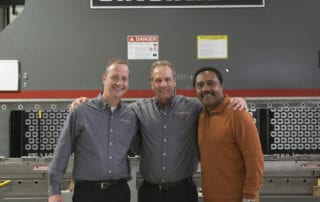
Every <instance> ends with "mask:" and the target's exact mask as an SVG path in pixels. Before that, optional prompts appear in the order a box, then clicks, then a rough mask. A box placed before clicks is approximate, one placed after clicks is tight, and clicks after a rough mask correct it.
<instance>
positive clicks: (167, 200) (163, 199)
mask: <svg viewBox="0 0 320 202" xmlns="http://www.w3.org/2000/svg"><path fill="white" fill-rule="evenodd" d="M138 202H198V192H197V188H196V185H195V183H194V182H193V180H192V179H190V180H186V181H185V182H183V183H179V184H178V185H177V186H174V187H172V188H169V189H165V190H161V189H160V188H159V187H158V186H156V185H152V184H149V183H146V182H143V183H142V185H141V186H140V188H139V190H138Z"/></svg>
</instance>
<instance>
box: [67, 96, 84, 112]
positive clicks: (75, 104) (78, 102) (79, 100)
mask: <svg viewBox="0 0 320 202" xmlns="http://www.w3.org/2000/svg"><path fill="white" fill-rule="evenodd" d="M87 100H88V98H87V97H79V98H76V99H75V100H74V101H73V102H72V103H71V104H70V107H69V110H70V111H73V110H74V109H75V108H77V107H78V106H80V105H81V104H82V103H83V102H87Z"/></svg>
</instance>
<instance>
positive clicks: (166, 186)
mask: <svg viewBox="0 0 320 202" xmlns="http://www.w3.org/2000/svg"><path fill="white" fill-rule="evenodd" d="M191 182H192V179H191V178H190V177H188V178H186V179H183V180H180V181H178V182H168V183H160V184H155V183H151V182H148V181H146V180H143V183H144V184H145V185H147V186H152V187H156V188H158V189H159V190H161V191H165V190H168V189H172V188H175V187H177V186H179V185H182V184H185V183H191Z"/></svg>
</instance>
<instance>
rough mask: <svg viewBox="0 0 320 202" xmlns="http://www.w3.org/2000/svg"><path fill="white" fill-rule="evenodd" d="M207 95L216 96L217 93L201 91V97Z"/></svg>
mask: <svg viewBox="0 0 320 202" xmlns="http://www.w3.org/2000/svg"><path fill="white" fill-rule="evenodd" d="M206 95H212V96H215V95H216V94H215V93H214V92H212V91H206V92H203V93H201V97H204V96H206Z"/></svg>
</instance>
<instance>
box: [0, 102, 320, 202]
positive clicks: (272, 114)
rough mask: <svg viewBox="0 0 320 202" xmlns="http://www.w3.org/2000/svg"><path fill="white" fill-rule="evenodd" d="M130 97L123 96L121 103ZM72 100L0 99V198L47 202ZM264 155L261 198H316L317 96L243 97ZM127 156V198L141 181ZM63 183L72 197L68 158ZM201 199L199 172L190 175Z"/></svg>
mask: <svg viewBox="0 0 320 202" xmlns="http://www.w3.org/2000/svg"><path fill="white" fill-rule="evenodd" d="M133 101H134V100H131V99H128V100H125V101H124V103H130V102H133ZM70 102H71V100H18V101H17V100H1V101H0V106H1V109H0V119H1V124H0V129H1V130H0V131H1V132H0V137H1V143H0V144H1V149H2V150H1V152H2V153H3V154H1V155H2V157H0V202H2V201H30V202H31V201H47V170H48V165H49V163H50V161H51V157H50V156H51V155H52V152H53V150H54V147H55V144H56V142H57V139H58V137H59V131H60V130H61V128H62V125H63V122H64V120H65V118H66V116H67V114H68V105H69V103H70ZM247 102H248V106H249V112H250V113H251V114H252V115H253V117H254V119H255V122H256V126H257V128H258V130H259V133H260V139H261V144H262V149H263V152H264V155H265V172H264V183H263V186H262V188H261V191H260V195H261V197H260V198H261V201H262V202H269V201H272V202H280V201H281V202H286V201H288V202H289V201H290V202H292V201H293V202H314V201H319V200H320V152H319V151H320V98H290V99H289V98H272V99H271V98H247ZM138 163H139V157H134V158H131V164H132V175H133V180H132V181H131V182H130V188H131V191H132V201H133V202H135V201H136V189H137V187H138V186H139V185H140V183H141V180H142V179H141V177H140V175H139V173H138ZM69 164H70V165H69V167H68V170H67V173H66V175H65V177H64V179H63V183H62V187H63V190H64V193H63V194H64V195H65V198H66V201H71V196H72V180H71V168H72V159H71V160H70V163H69ZM194 180H195V181H196V184H197V186H198V189H199V200H200V201H202V193H201V171H200V170H199V171H198V172H196V173H195V174H194Z"/></svg>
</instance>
